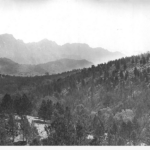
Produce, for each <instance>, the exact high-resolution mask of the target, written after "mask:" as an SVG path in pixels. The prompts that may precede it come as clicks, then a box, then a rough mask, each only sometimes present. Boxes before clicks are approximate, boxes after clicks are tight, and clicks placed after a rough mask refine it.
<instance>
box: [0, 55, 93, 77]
mask: <svg viewBox="0 0 150 150" xmlns="http://www.w3.org/2000/svg"><path fill="white" fill-rule="evenodd" d="M91 65H92V63H91V62H88V61H86V60H73V59H61V60H57V61H53V62H48V63H44V64H38V65H28V64H24V65H22V64H18V63H15V62H13V61H12V60H10V59H7V58H0V73H1V74H9V75H43V74H45V73H48V74H56V73H61V72H66V71H70V70H73V69H82V68H87V67H90V66H91Z"/></svg>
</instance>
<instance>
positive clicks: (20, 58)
mask: <svg viewBox="0 0 150 150" xmlns="http://www.w3.org/2000/svg"><path fill="white" fill-rule="evenodd" d="M123 56H124V55H123V54H122V53H120V52H110V51H108V50H106V49H103V48H100V47H98V48H91V47H90V46H89V45H87V44H81V43H73V44H69V43H67V44H64V45H62V46H61V45H58V44H56V43H55V42H53V41H50V40H47V39H44V40H41V41H39V42H32V43H24V42H23V41H22V40H19V39H15V38H14V37H13V35H11V34H2V35H0V57H4V58H9V59H11V60H12V61H15V62H16V63H19V64H32V65H33V64H34V65H35V64H41V63H47V62H51V61H57V60H61V59H66V58H69V59H74V60H82V59H85V60H87V61H90V62H92V63H93V64H98V63H103V62H107V61H109V60H113V59H118V58H120V57H123Z"/></svg>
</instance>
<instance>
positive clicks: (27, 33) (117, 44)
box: [0, 0, 150, 55]
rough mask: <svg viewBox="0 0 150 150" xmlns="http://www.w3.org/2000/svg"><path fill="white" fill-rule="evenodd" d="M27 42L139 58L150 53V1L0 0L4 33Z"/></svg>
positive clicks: (0, 19)
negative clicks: (67, 45)
mask: <svg viewBox="0 0 150 150" xmlns="http://www.w3.org/2000/svg"><path fill="white" fill-rule="evenodd" d="M4 33H9V34H13V36H14V37H15V38H17V39H22V40H23V41H24V42H37V41H40V40H42V39H45V38H46V39H49V40H51V41H55V42H56V43H57V44H59V45H63V44H65V43H86V44H88V45H89V46H90V47H102V48H105V49H107V50H109V51H120V52H122V53H124V54H126V55H136V54H139V53H144V52H147V51H149V50H150V1H149V0H0V34H4Z"/></svg>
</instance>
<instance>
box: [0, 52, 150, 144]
mask: <svg viewBox="0 0 150 150" xmlns="http://www.w3.org/2000/svg"><path fill="white" fill-rule="evenodd" d="M5 93H9V94H10V95H11V97H10V96H9V95H8V94H5ZM0 95H1V98H2V102H3V103H4V102H5V101H4V98H5V99H8V97H9V99H10V101H11V100H13V103H14V106H16V105H15V104H18V102H20V103H22V105H19V106H20V107H21V108H24V107H25V105H24V104H25V103H26V102H27V104H26V107H25V108H26V109H27V108H28V107H29V106H32V111H31V110H29V112H30V113H29V114H28V115H31V116H39V117H41V118H43V119H44V120H45V119H46V120H47V121H49V122H50V123H49V125H50V127H51V128H48V129H47V130H48V131H49V132H51V131H56V132H51V134H49V135H48V139H45V142H46V141H47V142H48V143H45V142H43V145H58V144H60V145H61V144H62V142H63V145H72V144H74V145H143V144H142V143H144V145H150V143H149V137H150V136H149V135H150V128H149V127H150V111H149V110H150V54H149V53H147V54H144V55H139V56H133V57H126V58H122V59H118V60H114V61H110V62H108V63H104V64H99V65H97V66H92V67H90V68H84V69H79V70H74V71H70V72H63V73H62V74H55V75H44V76H35V77H16V76H9V75H1V77H0ZM19 97H20V98H19ZM25 101H26V102H25ZM24 102H25V103H24ZM31 102H32V105H31ZM3 103H2V104H3ZM20 103H19V104H20ZM4 104H5V103H4ZM6 104H7V101H6ZM29 104H30V105H29ZM2 106H3V107H4V106H7V105H2ZM8 106H9V105H8ZM14 108H15V109H17V108H18V107H14ZM29 108H30V107H29ZM3 109H4V110H5V109H6V108H5V107H4V108H3ZM8 109H9V107H8ZM26 109H25V110H24V111H25V112H24V113H26ZM45 110H46V111H45ZM21 111H22V109H21ZM5 120H6V119H5ZM51 125H52V126H51ZM74 128H75V129H76V130H74ZM64 129H65V130H64ZM68 129H69V130H68ZM78 129H79V130H78ZM78 131H80V132H78ZM49 132H47V133H49ZM66 132H67V137H69V138H64V136H63V137H61V136H58V135H60V134H61V135H66ZM80 133H82V134H80ZM56 135H57V136H56ZM87 135H90V136H92V137H93V140H91V141H86V137H87ZM53 137H56V138H53ZM65 137H66V136H65ZM79 138H82V141H79ZM56 139H58V140H56ZM64 139H65V140H64ZM68 139H70V141H69V143H68ZM52 141H53V142H54V143H51V142H52ZM58 141H59V142H58ZM72 141H74V142H73V143H72ZM55 142H56V143H55ZM81 142H82V143H81Z"/></svg>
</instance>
